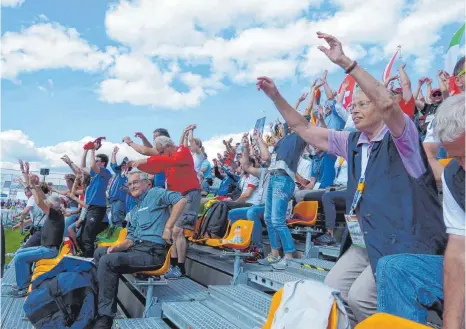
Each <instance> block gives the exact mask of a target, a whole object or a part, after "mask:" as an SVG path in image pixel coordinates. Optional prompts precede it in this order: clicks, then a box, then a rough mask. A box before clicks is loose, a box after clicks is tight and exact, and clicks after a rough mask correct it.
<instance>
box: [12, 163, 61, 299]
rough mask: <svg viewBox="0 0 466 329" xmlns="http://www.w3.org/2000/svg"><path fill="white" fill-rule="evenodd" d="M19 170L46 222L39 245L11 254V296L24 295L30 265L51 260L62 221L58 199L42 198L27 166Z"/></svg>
mask: <svg viewBox="0 0 466 329" xmlns="http://www.w3.org/2000/svg"><path fill="white" fill-rule="evenodd" d="M24 168H25V170H24V171H23V176H24V180H25V182H26V184H27V185H26V188H29V189H30V190H31V191H32V195H33V197H34V201H35V202H36V204H37V206H38V207H39V208H40V209H41V210H42V211H43V212H44V214H45V215H46V219H45V221H44V225H43V226H42V229H41V230H40V246H38V247H30V248H22V249H19V250H18V252H17V254H16V255H15V259H14V262H15V273H16V284H15V285H14V286H13V290H12V292H11V294H12V295H13V296H14V297H23V296H25V295H27V289H28V286H29V284H30V281H31V266H30V265H31V264H32V263H34V262H36V261H38V260H40V259H48V258H54V257H56V256H57V254H58V250H59V248H60V245H61V243H62V240H63V231H64V229H65V219H64V216H63V213H62V211H61V209H60V206H61V200H60V198H59V197H58V196H56V195H51V196H48V197H46V196H45V194H44V193H43V192H42V190H41V188H40V187H39V185H38V183H39V182H38V180H37V179H36V177H37V176H35V175H31V174H29V165H28V163H27V162H26V163H25V165H24Z"/></svg>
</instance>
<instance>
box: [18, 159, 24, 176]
mask: <svg viewBox="0 0 466 329" xmlns="http://www.w3.org/2000/svg"><path fill="white" fill-rule="evenodd" d="M18 162H19V169H21V172H22V173H24V163H23V160H21V159H18Z"/></svg>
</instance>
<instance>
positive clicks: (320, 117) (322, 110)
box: [317, 104, 324, 120]
mask: <svg viewBox="0 0 466 329" xmlns="http://www.w3.org/2000/svg"><path fill="white" fill-rule="evenodd" d="M317 113H318V116H319V120H323V118H324V108H323V106H322V105H321V104H320V105H319V107H318V108H317Z"/></svg>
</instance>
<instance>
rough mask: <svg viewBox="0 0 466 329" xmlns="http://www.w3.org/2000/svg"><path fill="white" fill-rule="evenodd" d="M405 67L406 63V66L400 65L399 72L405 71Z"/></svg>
mask: <svg viewBox="0 0 466 329" xmlns="http://www.w3.org/2000/svg"><path fill="white" fill-rule="evenodd" d="M405 67H406V63H404V64H401V65H400V67H398V71H400V70H404V69H405Z"/></svg>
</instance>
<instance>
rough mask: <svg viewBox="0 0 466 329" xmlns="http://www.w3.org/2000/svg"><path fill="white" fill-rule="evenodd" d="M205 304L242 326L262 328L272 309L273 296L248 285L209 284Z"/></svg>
mask: <svg viewBox="0 0 466 329" xmlns="http://www.w3.org/2000/svg"><path fill="white" fill-rule="evenodd" d="M209 296H210V298H209V299H207V300H206V301H204V302H203V303H204V305H206V306H207V307H209V308H210V309H211V310H213V311H214V312H216V313H217V314H221V315H222V316H223V317H224V318H226V319H227V320H229V321H230V322H231V323H233V324H235V325H236V326H238V327H240V328H251V329H252V328H261V327H262V326H263V325H264V323H265V320H266V319H267V315H268V313H269V309H270V303H271V300H272V298H271V296H269V295H267V294H266V293H264V292H262V291H259V290H256V289H254V288H252V287H249V286H247V285H224V286H209Z"/></svg>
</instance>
